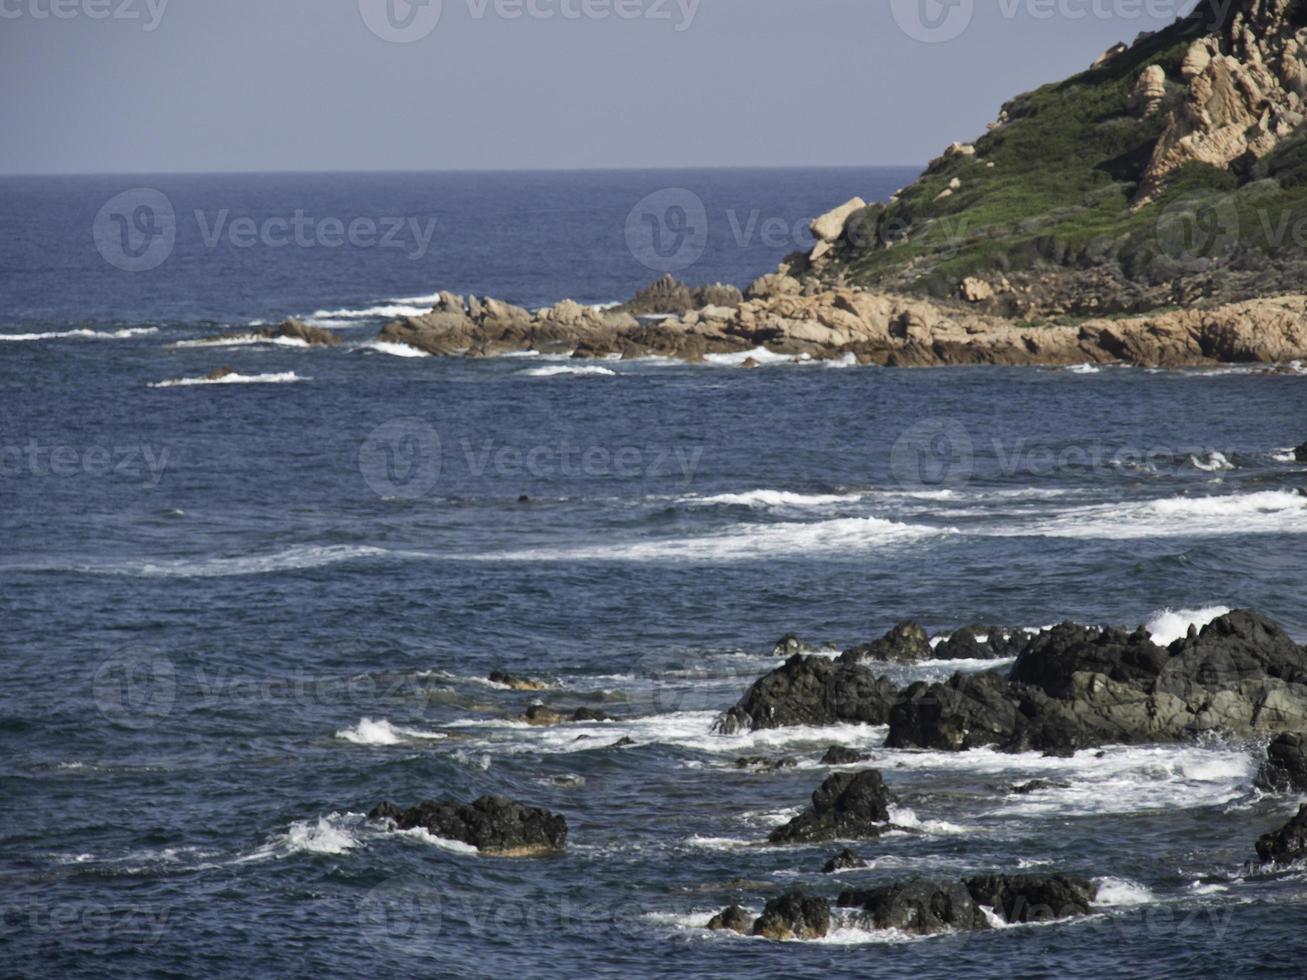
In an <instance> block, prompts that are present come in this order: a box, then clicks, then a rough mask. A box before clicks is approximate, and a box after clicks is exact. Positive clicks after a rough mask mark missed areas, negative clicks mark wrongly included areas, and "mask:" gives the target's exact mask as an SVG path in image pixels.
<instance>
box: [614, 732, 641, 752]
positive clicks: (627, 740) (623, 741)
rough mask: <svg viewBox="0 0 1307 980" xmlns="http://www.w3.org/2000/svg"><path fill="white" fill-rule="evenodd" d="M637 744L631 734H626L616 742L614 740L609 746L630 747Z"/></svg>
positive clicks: (617, 747) (616, 747)
mask: <svg viewBox="0 0 1307 980" xmlns="http://www.w3.org/2000/svg"><path fill="white" fill-rule="evenodd" d="M635 744H636V741H635V739H633V738H631V737H630V736H629V735H624V736H622V737H621V738H619V739H618V740H617V741H616V742H614V743H613V744H612V745H610V746H609V748H613V749H629V748H631V747H632V746H634V745H635Z"/></svg>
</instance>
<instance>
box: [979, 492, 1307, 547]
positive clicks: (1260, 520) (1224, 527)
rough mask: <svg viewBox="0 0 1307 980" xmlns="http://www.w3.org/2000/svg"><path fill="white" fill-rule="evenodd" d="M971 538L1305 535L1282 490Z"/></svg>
mask: <svg viewBox="0 0 1307 980" xmlns="http://www.w3.org/2000/svg"><path fill="white" fill-rule="evenodd" d="M977 533H981V534H990V535H998V536H1011V537H1020V536H1024V535H1034V536H1041V537H1054V538H1086V539H1094V538H1106V539H1123V538H1153V537H1176V536H1185V537H1187V536H1197V535H1226V534H1270V533H1279V534H1303V533H1307V498H1304V497H1301V496H1299V495H1298V494H1296V493H1290V492H1288V491H1285V490H1263V491H1260V492H1256V493H1240V494H1229V495H1221V496H1209V497H1166V498H1161V499H1157V500H1148V501H1143V502H1136V503H1113V504H1098V505H1094V506H1090V507H1079V508H1074V509H1070V510H1065V511H1062V512H1061V513H1060V514H1056V515H1054V516H1052V517H1049V518H1045V519H1040V520H1034V521H1031V522H1030V523H1029V524H1019V525H1013V526H1007V527H1001V528H996V529H990V530H980V531H978V532H977Z"/></svg>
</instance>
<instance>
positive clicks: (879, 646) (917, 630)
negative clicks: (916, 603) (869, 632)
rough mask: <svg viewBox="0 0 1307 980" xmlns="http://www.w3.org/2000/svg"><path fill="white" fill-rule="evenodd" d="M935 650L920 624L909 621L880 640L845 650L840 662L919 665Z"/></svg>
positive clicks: (929, 657) (896, 627)
mask: <svg viewBox="0 0 1307 980" xmlns="http://www.w3.org/2000/svg"><path fill="white" fill-rule="evenodd" d="M933 656H934V650H933V649H932V648H931V646H930V637H929V636H927V635H926V631H925V630H924V629H922V627H921V624H920V623H916V622H913V621H912V620H907V621H906V622H902V623H899V624H898V625H897V626H895V627H894V628H893V629H892V630H890V631H889V632H888V633H886V634H885V635H884V636H883V637H881V638H880V639H879V640H876V641H874V642H872V643H867V644H864V645H863V646H860V647H853V648H852V649H849V650H845V651H844V653H842V654H841V655H840V660H842V661H843V662H845V663H853V664H857V663H864V662H865V661H868V660H875V661H879V662H882V663H907V664H911V663H917V662H918V661H921V660H930V659H931V657H933Z"/></svg>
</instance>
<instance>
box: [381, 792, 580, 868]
mask: <svg viewBox="0 0 1307 980" xmlns="http://www.w3.org/2000/svg"><path fill="white" fill-rule="evenodd" d="M368 819H369V820H389V821H392V822H393V823H394V824H395V826H396V828H397V829H399V830H415V829H418V828H421V829H423V830H425V831H426V832H427V833H429V834H431V835H432V836H433V837H439V838H441V839H443V840H453V841H461V842H462V843H464V844H470V845H472V846H473V847H475V848H476V849H477V850H478V851H480V852H481V853H483V854H491V855H498V856H501V857H538V856H540V855H544V854H555V853H558V852H560V851H562V850H563V848H564V847H565V846H566V843H567V821H566V820H565V819H564V818H563V817H561V816H559V815H558V814H555V813H550V812H549V811H548V810H542V809H538V808H535V807H528V806H523V805H522V804H521V803H515V802H514V801H512V800H510V799H507V798H506V797H503V796H483V797H481V799H479V800H477V801H476V802H475V803H472V804H471V805H465V804H460V803H450V802H444V803H432V802H430V801H427V802H425V803H420V804H418V805H417V806H415V807H412V808H411V809H408V810H401V809H400V808H399V807H396V806H394V805H393V804H390V803H382V804H380V805H378V806H377V807H376V808H375V809H374V810H373V811H372V812H371V813H369V814H368Z"/></svg>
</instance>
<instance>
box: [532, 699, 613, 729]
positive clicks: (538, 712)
mask: <svg viewBox="0 0 1307 980" xmlns="http://www.w3.org/2000/svg"><path fill="white" fill-rule="evenodd" d="M614 720H615V719H614V718H613V717H612V716H611V715H608V714H605V713H604V712H602V711H598V710H596V709H594V708H577V709H576V710H575V711H573V712H572V713H571V714H570V715H565V714H563V713H562V712H560V711H555V710H554V709H553V708H548V707H546V706H545V705H543V704H533V705H531V707H529V708H527V709H526V716H525V721H526V723H527V724H528V725H540V726H546V725H562V724H566V723H567V722H569V721H614Z"/></svg>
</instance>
